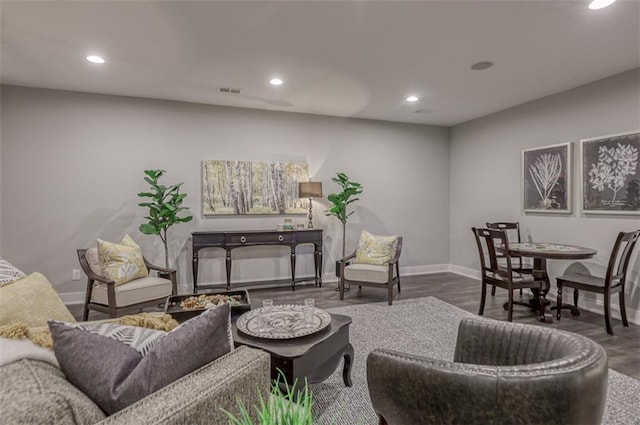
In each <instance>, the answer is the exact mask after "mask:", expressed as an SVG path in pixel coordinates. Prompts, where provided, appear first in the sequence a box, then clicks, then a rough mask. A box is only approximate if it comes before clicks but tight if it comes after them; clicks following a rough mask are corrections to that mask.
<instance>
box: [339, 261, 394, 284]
mask: <svg viewBox="0 0 640 425" xmlns="http://www.w3.org/2000/svg"><path fill="white" fill-rule="evenodd" d="M344 278H345V279H346V280H352V281H357V282H375V283H387V282H388V280H389V266H388V265H386V266H376V265H373V264H351V265H349V266H347V267H345V268H344Z"/></svg>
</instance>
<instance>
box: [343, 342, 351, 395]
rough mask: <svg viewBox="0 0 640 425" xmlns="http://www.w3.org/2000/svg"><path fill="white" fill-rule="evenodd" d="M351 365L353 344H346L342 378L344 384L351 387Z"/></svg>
mask: <svg viewBox="0 0 640 425" xmlns="http://www.w3.org/2000/svg"><path fill="white" fill-rule="evenodd" d="M352 366H353V345H351V343H349V344H347V348H346V352H345V353H344V367H343V369H342V380H343V381H344V385H345V386H347V387H351V386H352V385H353V382H352V381H351V367H352Z"/></svg>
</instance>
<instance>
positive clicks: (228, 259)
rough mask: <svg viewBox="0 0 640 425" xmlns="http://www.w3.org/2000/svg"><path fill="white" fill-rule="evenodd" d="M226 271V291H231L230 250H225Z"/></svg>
mask: <svg viewBox="0 0 640 425" xmlns="http://www.w3.org/2000/svg"><path fill="white" fill-rule="evenodd" d="M225 266H226V271H227V291H230V290H231V250H230V249H227V259H226V261H225Z"/></svg>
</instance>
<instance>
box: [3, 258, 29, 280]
mask: <svg viewBox="0 0 640 425" xmlns="http://www.w3.org/2000/svg"><path fill="white" fill-rule="evenodd" d="M25 276H26V274H24V273H23V272H22V270H20V269H18V268H17V267H16V266H14V265H13V264H11V263H10V262H8V261H7V260H3V259H2V258H0V286H2V285H6V284H8V283H11V282H15V281H16V280H18V279H22V278H23V277H25Z"/></svg>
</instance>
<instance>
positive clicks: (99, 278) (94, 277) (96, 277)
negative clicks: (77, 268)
mask: <svg viewBox="0 0 640 425" xmlns="http://www.w3.org/2000/svg"><path fill="white" fill-rule="evenodd" d="M83 271H84V273H85V274H86V275H87V277H88V278H89V279H91V280H94V281H96V282H100V283H106V284H107V286H114V285H115V284H116V282H115V281H113V280H109V279H107V278H106V277H104V276H100V275H99V274H95V273H94V272H93V271H91V270H83Z"/></svg>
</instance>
